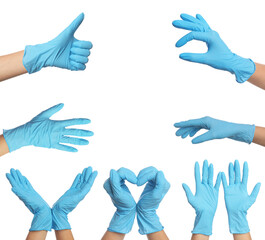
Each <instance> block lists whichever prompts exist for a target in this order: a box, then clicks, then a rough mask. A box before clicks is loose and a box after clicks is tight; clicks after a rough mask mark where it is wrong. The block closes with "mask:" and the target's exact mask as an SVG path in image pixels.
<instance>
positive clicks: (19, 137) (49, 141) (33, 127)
mask: <svg viewBox="0 0 265 240" xmlns="http://www.w3.org/2000/svg"><path fill="white" fill-rule="evenodd" d="M63 106H64V105H63V104H62V103H61V104H58V105H55V106H53V107H51V108H49V109H47V110H45V111H43V112H41V113H40V114H39V115H37V116H36V117H34V118H33V119H32V120H31V121H30V122H28V123H26V124H24V125H21V126H19V127H17V128H14V129H10V130H4V131H3V134H4V138H5V140H6V142H7V145H8V148H9V151H10V152H13V151H15V150H17V149H19V148H21V147H24V146H30V145H33V146H35V147H44V148H55V149H58V150H63V151H67V152H77V149H76V148H73V147H70V146H67V145H63V144H62V143H67V144H74V145H87V144H88V143H89V142H88V141H87V140H85V139H82V138H75V137H69V136H78V137H89V136H93V132H90V131H87V130H81V129H74V128H67V127H70V126H72V125H81V124H88V123H90V120H89V119H86V118H76V119H70V120H63V121H56V120H51V119H50V117H51V116H52V115H53V114H55V113H57V112H58V111H60V110H61V109H62V108H63Z"/></svg>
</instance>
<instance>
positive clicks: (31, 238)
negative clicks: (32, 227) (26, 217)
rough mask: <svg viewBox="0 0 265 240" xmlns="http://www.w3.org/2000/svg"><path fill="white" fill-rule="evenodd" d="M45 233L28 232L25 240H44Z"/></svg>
mask: <svg viewBox="0 0 265 240" xmlns="http://www.w3.org/2000/svg"><path fill="white" fill-rule="evenodd" d="M46 236H47V231H36V232H35V231H34V232H29V234H28V236H27V239H26V240H44V239H46Z"/></svg>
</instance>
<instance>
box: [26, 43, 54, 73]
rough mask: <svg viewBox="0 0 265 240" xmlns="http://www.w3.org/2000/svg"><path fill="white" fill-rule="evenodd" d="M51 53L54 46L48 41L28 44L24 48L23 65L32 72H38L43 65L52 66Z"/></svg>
mask: <svg viewBox="0 0 265 240" xmlns="http://www.w3.org/2000/svg"><path fill="white" fill-rule="evenodd" d="M51 55H52V48H51V46H50V45H49V44H47V43H43V44H37V45H27V46H26V47H25V50H24V56H23V65H24V67H25V68H26V70H27V71H28V73H30V74H31V73H35V72H38V71H40V70H41V69H42V68H43V67H48V66H50V64H49V58H50V57H51Z"/></svg>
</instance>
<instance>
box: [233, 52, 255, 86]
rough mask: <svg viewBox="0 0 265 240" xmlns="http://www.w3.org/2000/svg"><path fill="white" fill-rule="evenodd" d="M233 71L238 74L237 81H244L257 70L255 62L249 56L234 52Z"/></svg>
mask: <svg viewBox="0 0 265 240" xmlns="http://www.w3.org/2000/svg"><path fill="white" fill-rule="evenodd" d="M233 66H234V67H232V71H231V72H232V73H233V74H235V76H236V81H237V82H238V83H244V82H245V81H247V80H248V79H249V78H250V77H251V76H252V75H253V73H254V72H255V70H256V65H255V63H254V62H253V61H252V60H251V59H248V58H242V57H240V56H238V55H236V54H234V61H233Z"/></svg>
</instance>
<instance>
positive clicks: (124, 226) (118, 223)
mask: <svg viewBox="0 0 265 240" xmlns="http://www.w3.org/2000/svg"><path fill="white" fill-rule="evenodd" d="M135 214H136V207H134V208H133V209H131V210H129V211H118V210H117V211H116V212H115V214H114V216H113V217H112V219H111V221H110V225H109V227H108V231H110V232H117V233H123V234H127V233H129V232H130V231H131V230H132V226H133V223H134V219H135Z"/></svg>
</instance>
